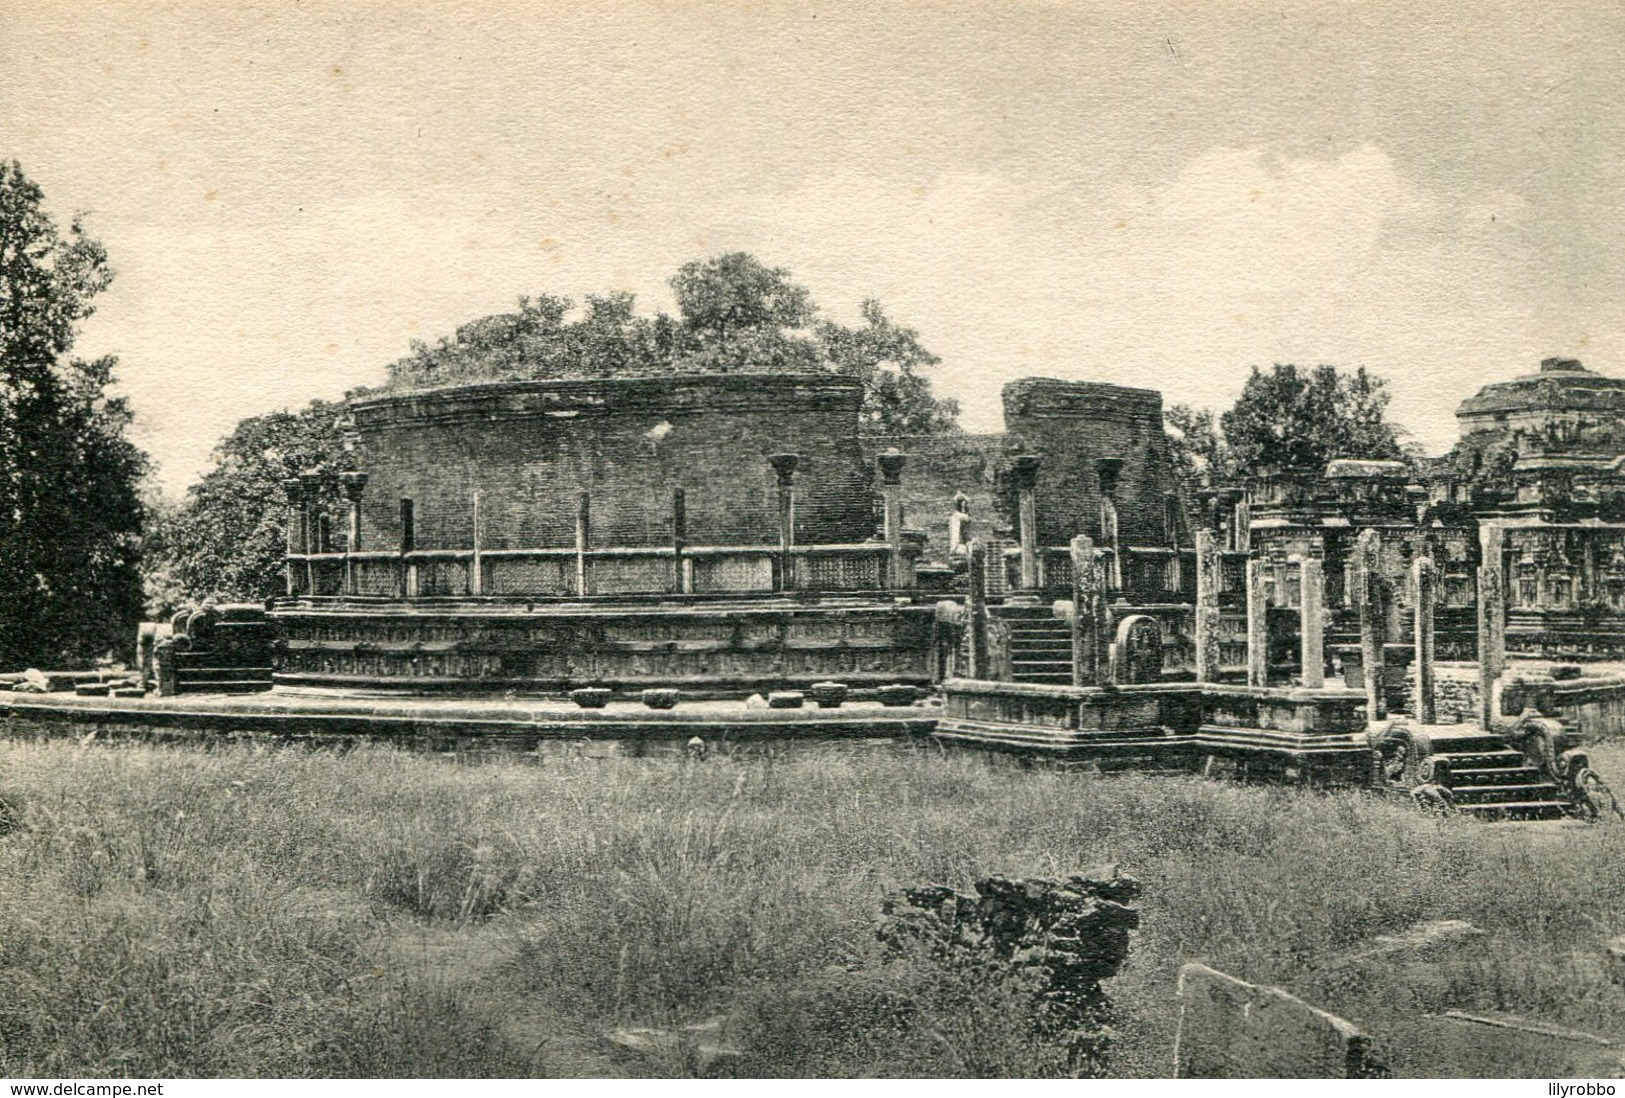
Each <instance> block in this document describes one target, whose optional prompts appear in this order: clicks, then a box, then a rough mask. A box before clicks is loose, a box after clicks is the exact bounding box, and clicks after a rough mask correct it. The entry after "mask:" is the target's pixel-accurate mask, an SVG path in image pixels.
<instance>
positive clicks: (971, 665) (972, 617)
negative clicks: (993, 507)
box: [965, 538, 988, 679]
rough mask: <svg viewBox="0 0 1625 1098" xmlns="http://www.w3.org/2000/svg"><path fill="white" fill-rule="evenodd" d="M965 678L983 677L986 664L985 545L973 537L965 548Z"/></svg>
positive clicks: (986, 669)
mask: <svg viewBox="0 0 1625 1098" xmlns="http://www.w3.org/2000/svg"><path fill="white" fill-rule="evenodd" d="M965 559H966V570H965V580H966V588H965V618H966V625H965V628H966V630H967V639H966V644H965V648H966V656H967V659H966V664H967V666H966V668H965V677H966V678H971V679H980V678H984V677H986V676H987V674H988V666H987V546H985V545H983V544H982V543H981V542H980V541H978V540H976V539H975V538H972V539H971V542H970V544H969V545H968V546H966V549H965Z"/></svg>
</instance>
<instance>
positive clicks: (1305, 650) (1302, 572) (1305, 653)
mask: <svg viewBox="0 0 1625 1098" xmlns="http://www.w3.org/2000/svg"><path fill="white" fill-rule="evenodd" d="M1298 655H1299V664H1300V666H1301V668H1302V670H1301V671H1300V673H1299V680H1298V681H1299V682H1300V683H1301V684H1302V685H1303V686H1304V688H1305V689H1308V690H1320V689H1322V688H1324V687H1325V685H1326V566H1325V564H1324V563H1323V562H1321V561H1320V560H1317V559H1316V558H1314V557H1300V558H1299V559H1298Z"/></svg>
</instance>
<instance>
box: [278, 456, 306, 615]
mask: <svg viewBox="0 0 1625 1098" xmlns="http://www.w3.org/2000/svg"><path fill="white" fill-rule="evenodd" d="M282 491H283V492H284V493H285V494H286V495H287V497H288V529H287V554H286V557H285V565H286V568H287V581H288V594H290V595H296V594H298V593H299V573H300V572H301V571H302V569H301V568H300V567H299V562H298V561H296V560H294V558H295V557H301V556H304V555H305V554H306V553H307V552H309V551H310V550H309V549H308V548H307V546H308V545H309V540H308V539H309V531H308V529H307V528H306V526H305V520H306V518H307V517H308V515H307V514H306V512H305V482H304V480H303V479H301V478H299V477H289V478H288V479H287V480H284V481H283V482H282Z"/></svg>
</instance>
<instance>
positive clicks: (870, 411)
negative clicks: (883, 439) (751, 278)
mask: <svg viewBox="0 0 1625 1098" xmlns="http://www.w3.org/2000/svg"><path fill="white" fill-rule="evenodd" d="M817 335H818V342H819V344H820V346H821V348H822V351H823V354H824V356H825V357H826V358H827V359H828V360H829V362H830V364H831V365H832V366H833V367H834V368H835V369H836V370H837V371H839V372H840V373H843V374H847V375H848V376H850V377H855V378H857V379H858V380H859V381H861V382H863V411H862V413H861V419H862V425H863V427H864V428H865V429H866V430H870V431H875V432H879V433H883V434H899V435H928V434H941V433H946V432H953V431H957V430H959V404H958V402H957V401H953V400H947V399H942V398H938V397H936V396H934V395H933V394H932V392H931V381H930V379H929V378H927V377H926V376H925V375H924V373H923V371H924V370H928V369H930V368H932V367H934V366H937V365H940V364H941V362H942V360H941V359H940V358H938V357H937V356H936V355H934V354H932V353H931V352H930V351H928V350H926V349H925V347H924V346H923V345H922V344H921V343H920V336H919V333H918V332H916V331H915V330H914V329H912V328H903V327H899V326H898V325H896V324H893V323H892V322H891V320H890V319H888V318H887V316H886V314H885V312H884V311H883V310H882V309H881V307H880V302H878V301H876V300H874V299H873V298H870V299H869V300H868V301H865V302H864V303H863V326H862V327H858V328H845V327H842V326H841V325H839V324H836V323H834V322H833V321H828V320H826V321H822V322H820V323H819V325H818V329H817Z"/></svg>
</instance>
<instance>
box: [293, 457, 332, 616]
mask: <svg viewBox="0 0 1625 1098" xmlns="http://www.w3.org/2000/svg"><path fill="white" fill-rule="evenodd" d="M299 480H300V481H301V482H302V484H303V486H304V504H305V521H304V527H305V592H306V593H307V594H311V595H314V594H315V593H316V562H315V561H313V560H311V559H310V557H311V554H313V553H321V552H325V551H326V548H327V547H326V546H325V545H323V544H322V534H321V516H320V513H319V511H318V510H317V507H318V505H319V503H320V501H321V492H322V477H321V474H320V473H317V472H315V471H311V472H308V473H300V474H299Z"/></svg>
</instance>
